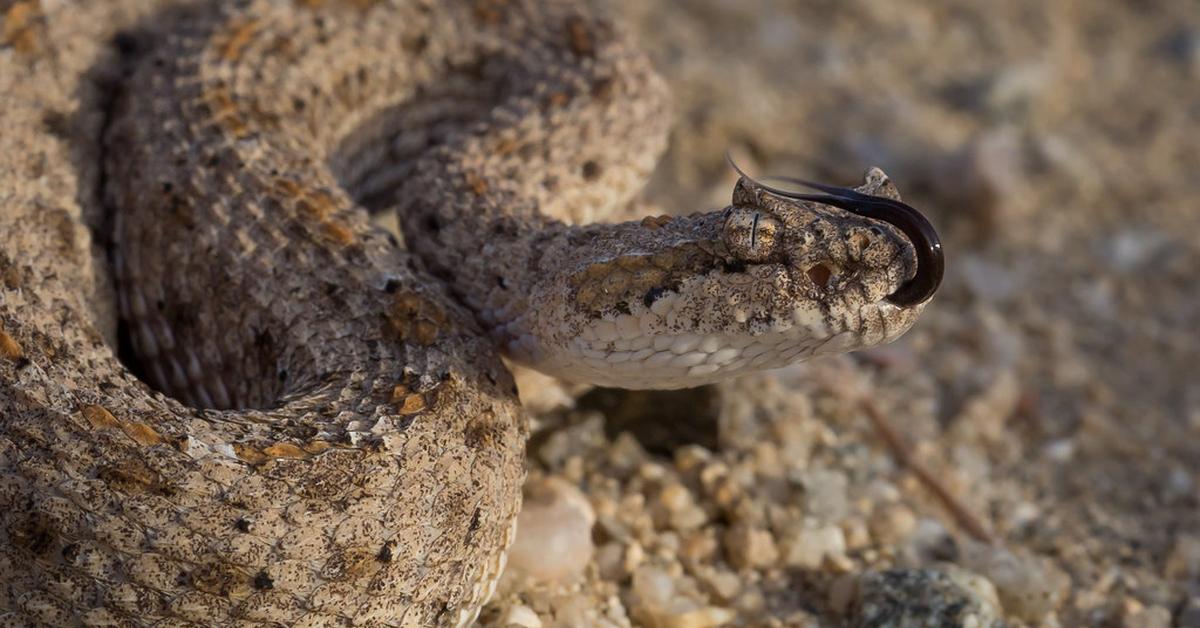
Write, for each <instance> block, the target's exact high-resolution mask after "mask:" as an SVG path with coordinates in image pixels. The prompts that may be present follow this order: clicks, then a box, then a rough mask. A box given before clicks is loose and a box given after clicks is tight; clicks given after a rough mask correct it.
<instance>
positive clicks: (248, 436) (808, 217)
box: [0, 0, 941, 626]
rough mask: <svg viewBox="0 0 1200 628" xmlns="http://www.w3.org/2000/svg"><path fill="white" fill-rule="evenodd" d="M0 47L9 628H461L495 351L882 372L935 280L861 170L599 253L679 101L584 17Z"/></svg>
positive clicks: (25, 9) (628, 229) (911, 224)
mask: <svg viewBox="0 0 1200 628" xmlns="http://www.w3.org/2000/svg"><path fill="white" fill-rule="evenodd" d="M0 14H2V17H0V19H2V20H3V22H2V26H0V93H3V94H5V95H4V96H3V99H4V100H3V110H2V116H3V117H2V123H3V129H2V133H0V223H2V227H3V229H0V505H2V506H3V508H2V509H0V625H53V626H68V625H155V626H181V625H256V624H260V623H262V624H286V625H303V626H343V625H388V626H423V625H464V624H469V623H470V622H472V621H474V619H475V617H476V616H477V614H478V612H479V609H480V607H481V606H482V605H483V603H484V602H486V600H487V599H488V597H489V596H490V595H491V593H492V591H493V589H494V588H495V584H496V581H497V578H498V577H499V574H500V572H501V571H502V569H503V567H504V556H505V551H506V548H507V546H508V544H509V541H510V540H511V538H512V536H513V534H514V521H515V517H516V514H517V511H518V509H519V506H520V491H521V482H522V479H523V477H524V471H523V463H524V442H525V436H526V431H527V426H526V422H525V419H524V415H523V413H522V411H521V409H520V407H519V405H518V403H517V401H516V395H515V393H516V391H515V387H514V384H513V379H512V377H511V376H510V374H509V373H508V372H507V371H506V370H505V367H504V366H503V364H502V362H501V361H500V359H499V357H498V356H499V353H500V352H503V353H506V354H508V355H509V356H511V357H512V358H513V359H515V360H518V361H521V362H525V363H528V364H531V365H533V366H535V367H537V368H539V369H542V370H544V371H546V372H548V373H551V374H555V375H558V376H561V377H564V378H567V379H573V380H582V381H592V382H596V383H599V384H605V385H614V386H626V387H633V388H651V387H655V388H677V387H683V386H692V385H697V384H702V383H707V382H712V381H716V380H718V379H723V378H727V377H729V376H731V375H734V374H737V373H742V372H747V371H751V370H757V369H764V368H772V367H777V366H782V365H784V364H787V363H790V362H794V361H797V360H800V359H805V358H808V357H811V356H814V355H818V354H821V353H832V352H841V351H848V350H853V349H857V348H861V347H865V346H870V345H874V344H878V343H882V342H886V341H889V340H891V339H894V338H896V337H897V336H899V335H900V334H902V333H903V332H904V331H905V330H907V329H908V328H909V326H911V325H912V323H913V321H914V320H915V319H916V318H917V316H918V315H919V313H920V311H921V309H922V307H923V306H924V303H925V301H926V300H927V299H928V297H929V295H930V294H931V293H932V290H933V289H934V288H936V284H937V280H938V278H940V273H941V258H940V248H939V245H937V242H936V236H931V235H930V234H932V231H930V230H929V229H928V224H927V223H924V222H923V219H920V218H919V215H917V214H915V212H914V211H912V210H911V208H908V206H906V205H904V204H903V203H900V202H899V201H898V198H897V197H896V195H895V192H894V190H893V189H892V187H891V185H890V183H888V181H887V180H886V178H885V177H884V176H883V175H882V173H881V172H879V171H877V170H874V171H872V172H871V173H869V174H868V177H867V181H866V183H865V185H864V186H863V187H861V188H859V189H858V190H857V191H855V190H846V189H841V188H829V187H824V186H816V187H818V189H819V190H820V191H821V192H823V194H814V195H804V194H797V193H793V192H787V191H784V190H780V189H778V188H773V187H770V186H767V185H764V184H761V183H756V182H754V181H753V180H751V179H749V178H747V177H743V178H741V179H740V180H739V182H738V183H737V184H736V186H735V188H734V192H733V200H732V203H731V204H730V205H729V206H728V207H726V208H723V209H721V210H718V211H710V212H705V213H696V214H692V215H688V216H677V217H666V216H655V215H651V216H650V217H646V218H641V219H640V220H638V219H635V220H628V221H626V222H607V223H600V222H595V221H596V220H598V219H607V220H610V221H611V220H613V218H614V217H618V218H619V217H630V216H632V215H633V214H634V213H636V212H639V211H644V210H643V209H642V208H644V205H643V204H641V203H639V202H637V201H636V200H633V199H634V198H635V196H636V193H637V191H638V189H639V187H640V186H641V184H642V182H643V180H644V179H645V178H646V177H647V175H648V174H649V173H650V171H651V170H652V168H653V167H654V166H655V163H656V161H657V159H658V157H659V155H660V153H661V152H662V151H663V149H664V147H665V145H666V141H667V134H668V129H669V124H668V123H669V115H668V111H669V104H668V102H669V101H668V94H667V90H666V88H665V84H664V82H663V81H662V80H661V79H660V78H659V77H658V76H657V75H656V74H655V73H654V72H653V70H652V68H651V66H650V64H649V63H648V61H647V59H646V58H645V57H644V56H643V55H642V54H640V53H639V52H638V51H637V50H636V48H635V47H634V46H632V45H631V44H630V42H629V40H628V38H627V36H626V35H624V34H623V32H622V30H621V29H620V28H619V27H617V26H614V25H613V24H612V23H611V22H610V21H609V20H607V19H605V18H603V17H598V16H596V15H594V14H593V13H592V12H590V11H589V10H587V9H586V8H585V7H583V6H579V5H577V4H576V3H574V2H555V1H545V2H532V1H526V0H465V1H445V2H441V1H434V0H428V1H426V0H390V1H389V0H325V1H322V0H247V1H233V2H197V3H178V2H166V1H152V0H106V1H98V0H89V1H87V2H84V1H82V0H81V1H78V2H71V1H67V0H58V1H51V0H41V1H36V0H18V1H15V2H14V1H12V0H9V1H7V2H0ZM364 208H369V209H375V210H382V209H395V210H396V211H398V212H399V219H400V223H401V225H402V231H403V234H404V238H403V242H400V241H398V240H397V239H396V238H394V237H393V236H390V235H388V234H387V233H386V232H385V231H383V230H381V229H380V228H378V227H375V226H373V225H372V223H371V222H370V220H369V213H368V211H366V210H365V209H364ZM581 223H586V224H582V226H575V225H577V224H581ZM931 237H932V239H931ZM118 312H119V318H120V319H121V320H122V321H123V322H122V323H120V324H118V323H117V320H118V315H117V313H118ZM117 347H124V349H123V350H122V351H120V352H119V351H118V349H117ZM498 350H499V351H498ZM118 353H121V354H122V355H123V356H125V357H126V359H125V361H124V362H123V361H121V360H119V359H118Z"/></svg>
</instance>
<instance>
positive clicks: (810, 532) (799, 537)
mask: <svg viewBox="0 0 1200 628" xmlns="http://www.w3.org/2000/svg"><path fill="white" fill-rule="evenodd" d="M782 546H783V562H784V564H785V565H788V566H789V567H800V568H803V569H817V568H818V567H820V566H821V564H822V563H823V562H824V561H825V560H826V559H836V558H838V557H840V556H842V555H844V554H845V553H846V537H845V535H844V534H843V533H842V529H841V527H839V526H836V525H826V526H819V527H815V528H803V527H797V528H796V529H795V530H794V531H790V532H789V533H788V534H787V535H786V536H785V537H784V540H783V543H782Z"/></svg>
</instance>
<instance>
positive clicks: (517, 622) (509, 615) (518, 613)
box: [500, 604, 542, 628]
mask: <svg viewBox="0 0 1200 628" xmlns="http://www.w3.org/2000/svg"><path fill="white" fill-rule="evenodd" d="M500 625H501V626H505V627H507V628H511V627H513V626H519V627H520V628H542V620H541V618H540V617H538V614H537V613H535V612H533V609H532V608H529V607H528V606H525V605H524V604H517V605H516V606H510V607H508V610H507V611H505V612H504V616H503V617H501V619H500Z"/></svg>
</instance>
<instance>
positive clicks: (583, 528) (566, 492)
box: [508, 478, 596, 581]
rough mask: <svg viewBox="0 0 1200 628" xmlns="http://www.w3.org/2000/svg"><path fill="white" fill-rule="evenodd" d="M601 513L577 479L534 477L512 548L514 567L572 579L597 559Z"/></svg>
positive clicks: (510, 560)
mask: <svg viewBox="0 0 1200 628" xmlns="http://www.w3.org/2000/svg"><path fill="white" fill-rule="evenodd" d="M595 522H596V514H595V512H593V511H592V506H591V504H590V503H589V502H588V500H587V498H586V497H584V495H583V493H581V492H580V491H579V489H578V488H576V487H575V486H574V485H573V484H570V483H568V482H564V481H563V480H561V479H558V478H544V479H539V480H531V481H530V482H528V483H527V484H526V487H525V501H524V504H523V505H522V507H521V514H520V516H519V517H518V519H517V536H516V539H515V540H514V541H513V544H512V547H511V548H510V549H509V551H508V568H509V569H512V570H514V571H516V572H520V573H523V574H525V575H526V576H528V577H530V578H533V579H534V580H539V581H556V580H566V579H569V578H572V577H574V576H576V575H577V574H579V573H581V572H582V571H583V570H584V568H586V567H587V566H588V564H589V563H591V561H592V554H593V547H592V524H594V523H595Z"/></svg>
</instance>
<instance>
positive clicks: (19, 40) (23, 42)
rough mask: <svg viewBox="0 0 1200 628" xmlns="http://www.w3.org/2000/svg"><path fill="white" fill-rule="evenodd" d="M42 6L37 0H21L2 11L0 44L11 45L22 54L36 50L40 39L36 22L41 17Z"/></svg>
mask: <svg viewBox="0 0 1200 628" xmlns="http://www.w3.org/2000/svg"><path fill="white" fill-rule="evenodd" d="M41 15H42V8H41V2H40V1H39V0H23V1H19V2H14V3H13V4H12V5H11V6H9V7H8V9H7V10H6V11H5V12H4V27H3V28H2V29H0V46H12V47H13V49H14V50H16V51H17V52H20V53H22V54H31V53H34V52H36V51H37V50H38V48H39V46H40V43H41V42H40V40H39V36H38V32H37V28H38V26H37V23H38V21H39V20H40V19H41Z"/></svg>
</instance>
